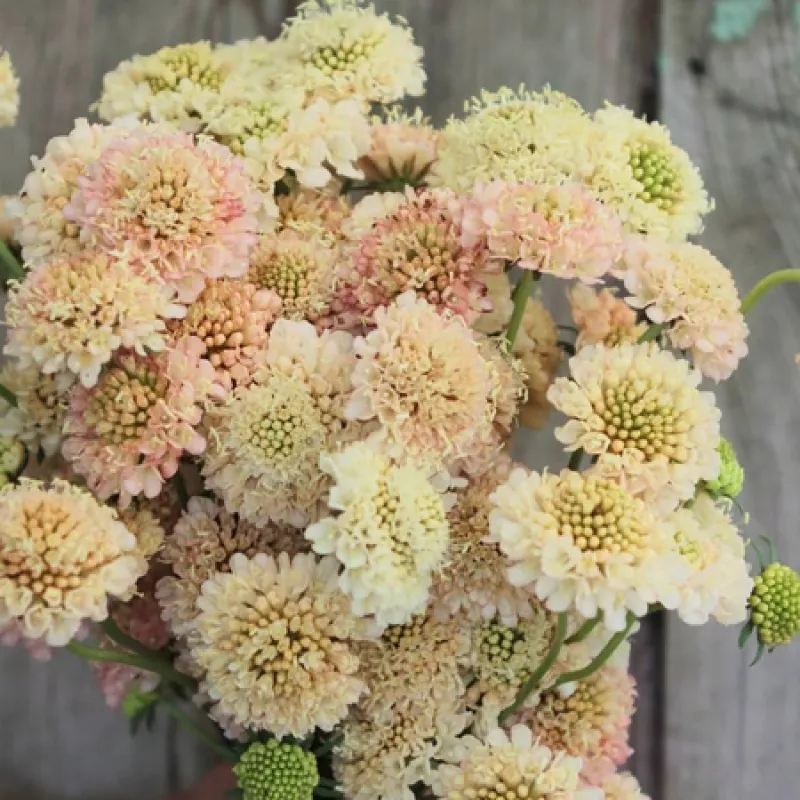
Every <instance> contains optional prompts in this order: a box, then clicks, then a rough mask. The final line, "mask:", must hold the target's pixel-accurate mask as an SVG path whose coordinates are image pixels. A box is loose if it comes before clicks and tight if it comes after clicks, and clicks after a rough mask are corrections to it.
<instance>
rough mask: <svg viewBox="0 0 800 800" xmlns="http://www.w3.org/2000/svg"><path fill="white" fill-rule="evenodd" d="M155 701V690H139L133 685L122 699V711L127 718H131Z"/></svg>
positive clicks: (156, 695) (156, 698) (156, 697)
mask: <svg viewBox="0 0 800 800" xmlns="http://www.w3.org/2000/svg"><path fill="white" fill-rule="evenodd" d="M157 702H158V694H157V693H156V692H140V691H139V690H138V689H137V688H136V687H134V688H133V689H130V690H129V691H128V694H126V695H125V699H124V700H123V701H122V713H123V714H124V715H125V716H126V717H128V718H129V719H133V718H134V717H138V716H139V715H140V714H142V713H143V712H145V711H146V710H147V709H148V708H149V707H150V706H152V705H153V704H154V703H157Z"/></svg>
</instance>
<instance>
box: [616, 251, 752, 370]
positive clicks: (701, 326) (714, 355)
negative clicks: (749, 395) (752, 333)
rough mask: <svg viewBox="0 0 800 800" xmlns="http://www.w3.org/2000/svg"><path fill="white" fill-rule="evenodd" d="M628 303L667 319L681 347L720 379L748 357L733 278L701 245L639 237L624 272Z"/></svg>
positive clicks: (660, 319)
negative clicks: (628, 295)
mask: <svg viewBox="0 0 800 800" xmlns="http://www.w3.org/2000/svg"><path fill="white" fill-rule="evenodd" d="M620 274H621V277H622V278H623V280H624V282H625V288H626V289H627V291H628V292H629V293H630V297H627V298H626V301H627V302H628V303H629V304H630V305H631V306H633V307H634V308H641V309H643V310H644V311H645V313H646V314H647V316H648V318H649V319H650V320H651V321H652V322H654V323H656V324H663V323H668V333H667V335H668V337H669V340H670V342H671V343H672V345H673V346H674V347H675V348H677V349H678V350H689V351H690V352H691V354H692V360H693V362H694V364H695V366H696V367H697V368H698V369H699V370H700V371H701V372H702V373H703V374H704V375H707V376H708V377H710V378H713V379H714V380H715V381H721V380H725V379H726V378H729V377H730V376H731V374H732V373H733V372H734V370H735V369H736V368H737V366H738V364H739V361H740V360H741V359H742V358H744V356H746V355H747V342H746V340H747V335H748V333H749V329H748V327H747V324H746V323H745V320H744V316H743V315H742V312H741V310H740V306H741V304H740V301H739V293H738V292H737V291H736V284H735V283H734V280H733V276H732V275H731V273H730V271H729V270H727V269H726V268H725V267H724V266H723V265H722V264H721V263H720V262H719V261H718V260H717V259H716V258H715V257H714V256H712V255H711V253H709V252H708V251H707V250H705V249H704V248H702V247H700V246H699V245H696V244H689V243H681V244H668V243H664V242H659V241H657V240H654V239H639V240H634V241H633V242H632V243H631V245H630V246H629V247H628V248H627V251H626V253H625V257H624V262H623V265H622V268H621V270H620Z"/></svg>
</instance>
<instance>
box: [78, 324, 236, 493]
mask: <svg viewBox="0 0 800 800" xmlns="http://www.w3.org/2000/svg"><path fill="white" fill-rule="evenodd" d="M202 351H203V345H202V343H201V342H200V340H198V339H194V338H186V339H183V340H181V342H179V343H178V344H177V345H176V346H175V348H174V349H173V350H170V351H164V352H163V353H159V354H158V355H156V356H140V355H137V354H135V353H129V352H120V353H119V354H117V356H115V358H114V359H113V360H112V362H111V364H109V366H108V367H107V368H106V369H105V370H104V371H103V372H102V374H101V375H100V380H99V381H98V383H97V385H96V386H94V387H93V388H92V389H85V388H83V387H78V388H76V389H75V390H74V392H73V394H72V400H71V403H70V409H69V414H68V416H67V420H66V424H65V426H64V430H65V435H66V439H65V441H64V446H63V452H64V455H65V457H66V458H67V459H68V460H69V461H71V462H72V466H73V468H74V469H75V471H76V472H77V473H78V474H79V475H83V476H84V478H86V482H87V483H88V485H89V487H90V488H91V490H92V491H93V492H94V493H95V494H96V495H97V496H98V497H101V498H103V499H107V498H109V497H112V496H113V495H119V502H120V506H121V507H123V508H124V507H125V506H127V505H128V504H129V503H130V501H131V498H132V497H135V496H136V495H139V494H144V495H145V496H146V497H149V498H153V497H157V496H158V494H159V493H160V492H161V490H162V488H163V486H164V481H165V480H167V479H169V478H171V477H172V476H173V475H174V474H175V472H176V471H177V469H178V462H179V460H180V457H181V455H182V454H183V453H184V452H187V453H190V454H192V455H199V454H200V453H202V452H203V450H204V449H205V446H206V440H205V438H204V437H203V436H202V435H201V434H200V433H199V431H198V430H197V426H198V425H199V424H200V421H201V418H202V405H203V404H204V403H205V401H206V400H207V399H209V398H211V397H219V396H220V395H221V394H222V388H221V387H220V386H219V384H217V383H215V377H216V376H215V373H214V368H213V367H212V366H211V364H210V363H209V362H208V361H206V360H204V359H202V358H201V357H200V354H201V352H202Z"/></svg>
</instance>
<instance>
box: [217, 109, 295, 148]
mask: <svg viewBox="0 0 800 800" xmlns="http://www.w3.org/2000/svg"><path fill="white" fill-rule="evenodd" d="M247 112H248V116H247V119H246V120H244V121H243V123H242V128H241V133H238V134H235V135H231V136H221V137H219V138H220V140H221V141H222V142H223V143H224V144H225V145H227V146H228V147H229V148H230V149H231V150H232V151H233V152H234V153H235V154H236V155H237V156H241V155H243V154H244V144H245V142H246V141H247V140H248V139H267V138H268V137H270V136H278V135H279V134H281V133H284V131H286V129H287V128H288V126H289V123H288V120H287V113H286V112H285V111H283V110H281V109H280V108H279V107H278V106H275V105H273V104H272V103H255V104H253V105H251V106H248V109H247Z"/></svg>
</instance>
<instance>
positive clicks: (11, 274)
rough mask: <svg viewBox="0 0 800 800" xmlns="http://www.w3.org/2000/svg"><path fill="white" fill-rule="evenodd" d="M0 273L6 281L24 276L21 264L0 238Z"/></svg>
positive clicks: (20, 278)
mask: <svg viewBox="0 0 800 800" xmlns="http://www.w3.org/2000/svg"><path fill="white" fill-rule="evenodd" d="M0 273H2V275H3V277H4V278H5V280H6V281H9V280H20V281H21V280H22V279H23V278H24V277H25V270H24V269H23V268H22V264H20V263H19V261H17V259H16V258H15V257H14V254H13V253H12V252H11V250H10V249H9V247H8V245H7V244H6V243H5V242H4V241H3V240H2V239H0Z"/></svg>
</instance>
